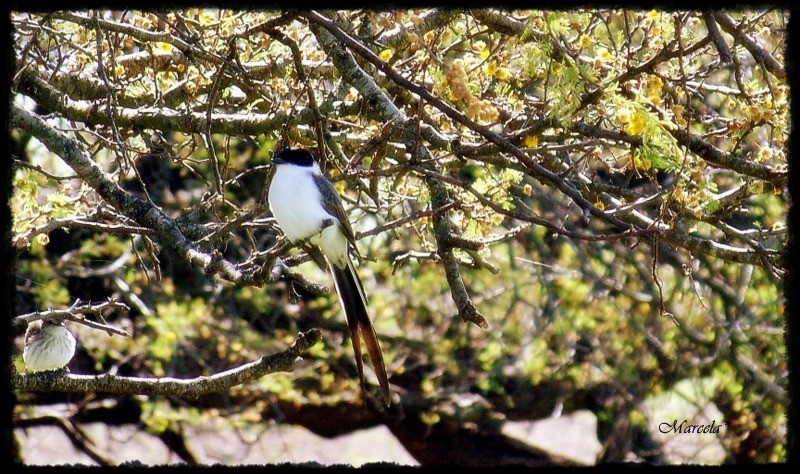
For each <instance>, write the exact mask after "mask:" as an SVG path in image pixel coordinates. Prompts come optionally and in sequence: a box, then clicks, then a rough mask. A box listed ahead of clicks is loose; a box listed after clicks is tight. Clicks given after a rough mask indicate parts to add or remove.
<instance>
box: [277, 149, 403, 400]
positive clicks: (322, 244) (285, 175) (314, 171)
mask: <svg viewBox="0 0 800 474" xmlns="http://www.w3.org/2000/svg"><path fill="white" fill-rule="evenodd" d="M272 163H273V164H274V165H275V174H274V176H273V178H272V182H271V183H270V186H269V194H268V201H269V207H270V209H271V211H272V215H273V217H274V218H275V220H276V221H277V223H278V226H279V227H280V228H281V230H282V231H283V233H284V234H285V235H286V237H287V238H288V239H289V240H290V241H291V242H292V243H293V244H295V245H297V246H299V247H301V248H302V249H304V250H305V251H306V252H307V253H308V254H309V256H311V259H312V260H313V261H314V262H315V263H316V264H317V265H318V266H319V267H320V268H321V269H322V270H323V271H326V270H327V271H329V272H330V273H331V275H332V276H333V281H334V285H335V287H336V292H337V294H338V295H339V300H340V302H341V305H342V308H343V309H344V313H345V316H346V318H347V325H348V327H349V329H350V336H351V337H350V340H351V342H352V344H353V352H354V353H355V358H356V368H357V369H358V377H359V381H360V383H361V389H362V391H364V393H366V382H365V380H364V367H363V363H362V361H361V340H362V338H363V341H364V346H366V349H367V353H368V354H369V358H370V361H371V362H372V366H373V367H374V369H375V373H376V375H377V377H378V384H379V385H380V388H381V393H382V395H383V400H384V402H385V404H386V406H389V405H390V404H391V392H390V391H389V381H388V378H387V376H386V367H385V364H384V361H383V353H382V352H381V348H380V344H379V343H378V338H377V336H376V335H375V329H374V328H373V326H372V321H371V320H370V317H369V311H368V309H367V297H366V294H365V293H364V286H363V285H362V284H361V280H360V279H359V277H358V273H356V270H355V267H354V266H353V261H352V259H351V258H350V252H351V251H352V252H355V253H356V254H357V252H358V249H357V248H356V242H355V236H354V234H353V228H352V227H351V225H350V220H349V219H348V217H347V214H346V213H345V210H344V207H343V206H342V199H341V197H340V196H339V193H338V192H337V191H336V188H334V186H333V183H332V182H331V181H330V180H329V179H328V178H327V177H326V176H325V175H324V174H323V173H322V170H321V169H320V167H319V164H318V163H317V161H316V160H315V159H314V156H313V155H312V154H311V153H310V152H309V151H308V150H305V149H303V148H289V147H286V148H283V149H282V150H281V151H280V152H279V153H278V154H276V155H275V156H273V158H272Z"/></svg>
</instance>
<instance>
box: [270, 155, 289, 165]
mask: <svg viewBox="0 0 800 474" xmlns="http://www.w3.org/2000/svg"><path fill="white" fill-rule="evenodd" d="M272 162H273V163H274V164H276V165H281V164H283V163H286V160H284V159H283V158H281V157H280V155H278V156H273V157H272Z"/></svg>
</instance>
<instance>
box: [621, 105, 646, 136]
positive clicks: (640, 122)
mask: <svg viewBox="0 0 800 474" xmlns="http://www.w3.org/2000/svg"><path fill="white" fill-rule="evenodd" d="M644 126H645V121H644V114H643V113H642V112H640V111H638V110H637V111H636V112H634V113H633V115H632V116H631V119H630V121H629V122H628V124H627V125H626V126H625V133H627V134H628V135H638V134H640V133H642V130H644Z"/></svg>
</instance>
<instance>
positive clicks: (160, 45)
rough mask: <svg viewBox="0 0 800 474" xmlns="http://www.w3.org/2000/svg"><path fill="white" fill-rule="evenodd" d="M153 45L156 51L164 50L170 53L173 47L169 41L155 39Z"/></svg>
mask: <svg viewBox="0 0 800 474" xmlns="http://www.w3.org/2000/svg"><path fill="white" fill-rule="evenodd" d="M154 46H155V48H156V51H162V52H165V53H171V52H172V50H173V49H175V47H174V46H172V45H171V44H169V43H164V42H163V41H157V42H156V43H155V44H154Z"/></svg>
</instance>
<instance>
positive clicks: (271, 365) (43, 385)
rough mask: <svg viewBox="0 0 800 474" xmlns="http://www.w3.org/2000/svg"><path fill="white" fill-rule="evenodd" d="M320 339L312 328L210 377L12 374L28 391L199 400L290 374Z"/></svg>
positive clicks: (14, 383) (17, 384) (13, 381)
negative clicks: (279, 348) (283, 346)
mask: <svg viewBox="0 0 800 474" xmlns="http://www.w3.org/2000/svg"><path fill="white" fill-rule="evenodd" d="M319 340H320V332H319V330H317V329H311V330H309V331H307V332H304V333H300V334H298V336H297V340H296V341H295V342H294V344H292V345H291V346H290V347H289V348H288V349H286V350H285V351H283V352H279V353H276V354H272V355H269V356H265V357H262V358H261V359H259V360H257V361H254V362H250V363H248V364H244V365H241V366H239V367H235V368H233V369H230V370H226V371H224V372H220V373H218V374H214V375H211V376H208V377H205V376H204V377H197V378H193V379H176V378H171V377H162V378H144V377H119V376H114V375H111V374H103V375H75V374H67V373H53V372H40V373H34V374H16V373H12V375H11V386H12V387H13V388H14V389H15V390H20V391H27V392H77V393H115V394H125V395H147V396H150V397H152V396H156V395H167V396H173V397H183V398H188V399H196V398H197V397H199V396H200V395H203V394H206V393H213V392H224V391H226V390H228V389H230V388H231V387H234V386H236V385H241V384H243V383H247V382H252V381H254V380H257V379H259V378H261V377H263V376H264V375H267V374H272V373H275V372H289V371H291V370H292V369H293V368H294V365H295V363H296V362H297V359H298V358H299V357H300V356H301V355H302V354H303V353H304V352H306V351H307V350H308V349H309V348H310V347H311V346H313V345H314V344H316V343H317V342H318V341H319Z"/></svg>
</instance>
